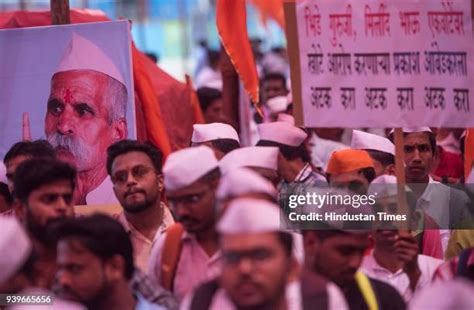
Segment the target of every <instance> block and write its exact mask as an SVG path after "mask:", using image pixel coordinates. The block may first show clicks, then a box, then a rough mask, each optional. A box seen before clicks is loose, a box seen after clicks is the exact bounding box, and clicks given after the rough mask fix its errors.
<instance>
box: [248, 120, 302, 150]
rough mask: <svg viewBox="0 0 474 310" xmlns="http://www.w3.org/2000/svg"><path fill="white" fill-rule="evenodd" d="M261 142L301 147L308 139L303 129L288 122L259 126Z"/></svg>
mask: <svg viewBox="0 0 474 310" xmlns="http://www.w3.org/2000/svg"><path fill="white" fill-rule="evenodd" d="M257 128H258V134H259V135H260V140H267V141H273V142H277V143H280V144H285V145H289V146H299V145H300V144H301V143H303V142H304V140H305V139H306V138H307V137H308V134H307V133H306V132H305V131H304V130H303V129H301V128H299V127H296V126H294V125H291V124H290V123H287V122H273V123H264V124H260V125H258V126H257Z"/></svg>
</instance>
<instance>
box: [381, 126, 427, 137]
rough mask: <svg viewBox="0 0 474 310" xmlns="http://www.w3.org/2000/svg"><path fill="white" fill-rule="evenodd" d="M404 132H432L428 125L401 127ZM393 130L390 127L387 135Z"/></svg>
mask: <svg viewBox="0 0 474 310" xmlns="http://www.w3.org/2000/svg"><path fill="white" fill-rule="evenodd" d="M402 130H403V132H404V133H414V132H433V131H431V128H430V127H405V128H403V129H402ZM394 132H395V130H394V129H391V130H390V132H389V133H388V134H389V135H391V134H393V133H394Z"/></svg>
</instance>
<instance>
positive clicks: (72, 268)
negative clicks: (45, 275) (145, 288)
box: [53, 215, 163, 310]
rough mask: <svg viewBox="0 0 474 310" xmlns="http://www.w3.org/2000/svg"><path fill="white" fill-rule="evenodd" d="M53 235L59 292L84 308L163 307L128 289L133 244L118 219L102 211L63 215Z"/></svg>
mask: <svg viewBox="0 0 474 310" xmlns="http://www.w3.org/2000/svg"><path fill="white" fill-rule="evenodd" d="M53 235H54V236H55V239H56V240H57V246H56V248H57V264H58V271H57V275H56V278H57V284H58V295H59V296H61V297H63V298H65V299H68V300H72V301H76V302H80V303H82V304H84V305H85V306H86V307H87V308H88V309H97V310H100V309H104V310H106V309H163V308H162V307H160V306H158V305H154V304H151V303H150V302H148V301H147V300H146V299H145V298H144V297H143V296H141V295H140V294H139V293H137V292H133V291H132V290H131V289H130V287H129V281H130V280H131V278H132V276H133V273H134V270H135V267H134V261H133V247H132V243H131V241H130V239H129V238H128V234H127V232H126V231H125V230H124V229H123V227H122V225H120V223H118V222H116V221H114V220H113V219H111V218H110V217H108V216H106V215H93V216H90V217H83V218H76V219H66V220H64V221H62V222H58V223H57V226H56V227H54V229H53Z"/></svg>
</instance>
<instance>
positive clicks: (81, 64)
mask: <svg viewBox="0 0 474 310" xmlns="http://www.w3.org/2000/svg"><path fill="white" fill-rule="evenodd" d="M71 70H95V71H98V72H101V73H104V74H107V75H108V76H110V77H112V78H114V79H115V80H117V81H119V82H120V83H122V84H123V85H126V83H125V82H124V79H123V76H122V74H121V73H120V71H119V69H118V68H117V66H116V65H115V64H114V63H113V61H112V60H111V59H110V58H109V57H108V56H107V55H106V54H105V53H104V52H103V51H102V50H101V49H100V48H99V47H98V46H97V45H95V44H94V43H92V42H91V41H89V40H87V39H86V38H84V37H82V36H80V35H79V34H77V33H73V34H72V36H71V40H70V41H69V44H68V46H67V47H66V50H65V52H64V54H63V56H62V58H61V62H60V63H59V66H58V67H57V69H56V71H55V73H58V72H63V71H71Z"/></svg>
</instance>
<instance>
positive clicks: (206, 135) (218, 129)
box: [191, 123, 240, 143]
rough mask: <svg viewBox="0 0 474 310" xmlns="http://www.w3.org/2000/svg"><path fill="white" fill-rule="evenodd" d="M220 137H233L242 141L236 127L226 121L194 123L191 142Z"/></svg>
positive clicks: (232, 138)
mask: <svg viewBox="0 0 474 310" xmlns="http://www.w3.org/2000/svg"><path fill="white" fill-rule="evenodd" d="M219 139H231V140H235V141H237V142H239V143H240V141H239V135H238V134H237V131H235V129H234V127H232V126H230V125H228V124H224V123H210V124H194V125H193V136H192V138H191V142H194V143H200V142H207V141H212V140H219Z"/></svg>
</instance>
